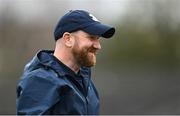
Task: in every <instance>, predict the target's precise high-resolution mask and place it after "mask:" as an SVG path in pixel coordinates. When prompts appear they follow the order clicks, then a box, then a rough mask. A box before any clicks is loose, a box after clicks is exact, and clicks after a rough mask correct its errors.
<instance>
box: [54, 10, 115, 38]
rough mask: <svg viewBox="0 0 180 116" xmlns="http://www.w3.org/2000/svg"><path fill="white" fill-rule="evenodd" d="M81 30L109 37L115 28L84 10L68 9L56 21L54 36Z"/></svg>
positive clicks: (59, 36) (57, 36)
mask: <svg viewBox="0 0 180 116" xmlns="http://www.w3.org/2000/svg"><path fill="white" fill-rule="evenodd" d="M78 30H83V31H85V32H87V33H89V34H92V35H98V36H100V37H104V38H110V37H112V36H113V35H114V33H115V28H114V27H111V26H108V25H104V24H102V23H101V22H100V21H99V20H97V18H96V17H94V16H93V15H92V14H90V13H88V12H87V11H84V10H70V11H69V12H68V13H66V14H65V15H64V16H63V17H62V18H61V19H60V20H59V22H58V23H57V25H56V27H55V30H54V38H55V40H58V39H59V38H61V37H62V36H63V34H64V33H65V32H74V31H78Z"/></svg>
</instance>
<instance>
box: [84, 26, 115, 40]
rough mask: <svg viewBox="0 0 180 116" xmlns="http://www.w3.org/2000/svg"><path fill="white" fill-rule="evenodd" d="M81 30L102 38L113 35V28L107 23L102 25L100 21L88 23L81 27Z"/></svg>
mask: <svg viewBox="0 0 180 116" xmlns="http://www.w3.org/2000/svg"><path fill="white" fill-rule="evenodd" d="M83 31H85V32H87V33H89V34H92V35H98V36H101V37H104V38H110V37H112V36H113V35H114V33H115V28H114V27H110V26H107V25H103V24H101V23H95V24H92V25H89V26H88V27H86V28H83Z"/></svg>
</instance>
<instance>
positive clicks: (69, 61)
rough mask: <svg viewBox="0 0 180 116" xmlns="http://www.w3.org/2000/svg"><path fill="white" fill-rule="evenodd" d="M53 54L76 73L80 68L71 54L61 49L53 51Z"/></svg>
mask: <svg viewBox="0 0 180 116" xmlns="http://www.w3.org/2000/svg"><path fill="white" fill-rule="evenodd" d="M54 56H55V57H56V58H57V59H58V60H60V61H61V62H62V63H63V64H65V65H66V66H67V67H69V68H70V69H71V70H72V71H74V72H75V73H76V74H77V73H78V71H79V70H80V66H78V65H77V64H76V63H75V60H74V58H73V57H72V56H71V55H68V54H67V52H63V51H58V52H57V51H56V50H55V51H54Z"/></svg>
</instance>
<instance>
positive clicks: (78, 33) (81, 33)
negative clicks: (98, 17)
mask: <svg viewBox="0 0 180 116" xmlns="http://www.w3.org/2000/svg"><path fill="white" fill-rule="evenodd" d="M75 34H76V35H81V36H92V37H99V36H98V35H92V34H89V33H87V32H85V31H83V30H78V31H76V32H75Z"/></svg>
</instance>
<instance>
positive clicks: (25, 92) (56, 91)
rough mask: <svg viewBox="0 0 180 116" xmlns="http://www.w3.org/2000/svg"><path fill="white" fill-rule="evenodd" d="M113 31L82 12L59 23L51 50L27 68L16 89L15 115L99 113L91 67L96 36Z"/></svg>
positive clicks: (94, 55) (63, 18)
mask: <svg viewBox="0 0 180 116" xmlns="http://www.w3.org/2000/svg"><path fill="white" fill-rule="evenodd" d="M114 32H115V29H114V28H113V27H110V26H107V25H104V24H101V23H100V22H99V21H98V20H97V19H96V18H95V17H94V16H93V15H92V14H90V13H88V12H86V11H83V10H74V11H69V12H68V13H66V14H65V15H64V16H63V17H62V18H61V19H60V21H59V22H58V24H57V26H56V28H55V31H54V38H55V41H56V46H55V50H54V51H48V50H42V51H40V52H38V53H37V54H36V56H35V57H34V58H33V59H32V60H31V61H30V62H29V63H28V64H27V65H26V67H25V69H24V73H23V76H22V78H21V80H20V82H19V83H18V86H17V100H16V105H17V114H25V115H31V114H36V115H37V114H38V115H41V114H46V115H48V114H49V115H50V114H76V115H78V114H80V115H88V114H92V115H93V114H99V96H98V92H97V91H96V88H95V86H94V84H93V82H92V80H91V69H90V67H92V66H94V65H95V64H96V54H97V51H98V50H100V49H101V45H100V43H99V37H104V38H110V37H112V36H113V34H114Z"/></svg>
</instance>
